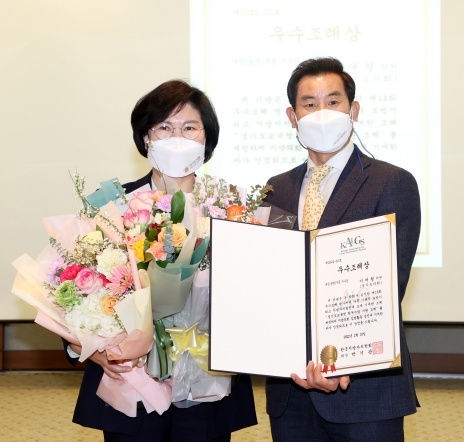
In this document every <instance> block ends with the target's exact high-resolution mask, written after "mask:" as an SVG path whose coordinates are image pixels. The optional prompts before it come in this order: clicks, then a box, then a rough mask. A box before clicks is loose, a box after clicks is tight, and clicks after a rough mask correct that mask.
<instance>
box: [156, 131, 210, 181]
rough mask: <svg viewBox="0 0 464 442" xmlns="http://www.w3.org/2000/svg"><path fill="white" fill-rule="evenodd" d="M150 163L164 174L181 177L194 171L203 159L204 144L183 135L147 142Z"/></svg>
mask: <svg viewBox="0 0 464 442" xmlns="http://www.w3.org/2000/svg"><path fill="white" fill-rule="evenodd" d="M147 146H148V148H147V156H148V161H149V162H150V165H151V166H152V167H154V168H155V169H156V170H158V171H159V172H161V173H162V174H164V175H167V176H170V177H173V178H181V177H185V176H187V175H190V174H191V173H193V172H195V171H196V170H197V169H199V168H200V167H201V165H202V164H203V163H204V161H205V146H204V144H201V143H198V142H197V141H194V140H188V139H186V138H184V137H171V138H169V139H167V140H154V141H148V142H147Z"/></svg>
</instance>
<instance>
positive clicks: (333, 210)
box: [319, 147, 370, 227]
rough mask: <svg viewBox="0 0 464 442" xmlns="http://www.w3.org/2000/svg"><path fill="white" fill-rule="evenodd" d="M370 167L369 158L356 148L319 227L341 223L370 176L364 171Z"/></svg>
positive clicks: (326, 207)
mask: <svg viewBox="0 0 464 442" xmlns="http://www.w3.org/2000/svg"><path fill="white" fill-rule="evenodd" d="M369 165H370V161H369V157H367V156H365V155H363V154H362V153H361V152H359V150H358V149H357V148H356V147H355V150H354V151H353V153H352V155H351V157H350V159H349V160H348V163H347V164H346V166H345V168H344V169H343V172H342V173H341V175H340V178H339V179H338V181H337V184H336V185H335V188H334V190H333V192H332V195H331V196H330V199H329V201H328V202H327V205H326V206H325V209H324V212H323V214H322V216H321V219H320V221H319V227H330V226H334V225H336V224H338V223H339V222H340V219H341V218H342V217H343V215H344V213H345V212H346V210H347V209H348V207H349V206H350V204H351V202H352V201H353V199H354V197H355V196H356V194H357V193H358V191H359V189H360V187H361V186H362V185H363V184H364V182H365V181H366V180H367V177H368V174H367V173H366V172H365V171H364V170H365V169H366V167H368V166H369Z"/></svg>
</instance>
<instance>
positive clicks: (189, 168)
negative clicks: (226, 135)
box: [70, 80, 257, 442]
mask: <svg viewBox="0 0 464 442" xmlns="http://www.w3.org/2000/svg"><path fill="white" fill-rule="evenodd" d="M131 123H132V129H133V138H134V141H135V144H136V146H137V149H138V151H139V152H140V154H141V155H142V156H144V157H146V158H148V161H149V163H150V165H151V167H152V169H151V171H150V172H149V173H148V174H147V175H146V176H145V177H143V178H141V179H139V180H138V181H134V182H131V183H127V184H125V185H124V187H125V189H126V192H127V193H130V192H132V191H134V190H136V189H138V188H140V187H141V186H143V185H144V184H149V185H150V186H151V187H152V189H159V190H165V189H173V188H179V189H181V190H182V191H184V192H185V193H189V192H192V190H193V187H194V183H195V171H196V170H197V169H198V168H199V167H201V165H202V164H203V163H205V162H206V161H208V160H209V159H210V158H211V156H212V154H213V151H214V149H215V147H216V145H217V142H218V137H219V123H218V120H217V116H216V113H215V111H214V108H213V106H212V104H211V102H210V101H209V99H208V98H207V97H206V95H205V94H204V93H203V92H202V91H200V90H198V89H196V88H194V87H191V86H190V85H188V84H187V83H185V82H184V81H180V80H173V81H168V82H166V83H163V84H161V85H160V86H158V87H157V88H156V89H154V90H153V91H152V92H150V93H149V94H147V95H145V96H144V97H142V98H141V99H140V100H139V101H138V103H137V104H136V106H135V108H134V110H133V112H132V117H131ZM70 347H71V349H72V350H73V351H75V352H76V353H79V350H80V349H79V348H77V347H76V346H70ZM130 370H131V369H130V368H129V367H126V366H122V365H117V364H115V363H114V362H110V361H108V360H107V358H106V355H105V353H99V352H96V353H95V354H94V355H92V357H91V358H90V361H88V365H87V367H86V370H85V374H84V378H83V381H82V386H81V390H80V392H79V397H78V400H77V404H76V409H75V412H74V418H73V421H74V422H76V423H78V424H81V425H83V426H87V427H92V428H97V429H101V430H103V432H104V437H105V441H107V442H119V441H134V442H143V441H147V442H148V441H150V442H168V441H169V442H171V441H172V442H190V441H192V442H193V441H198V442H200V441H201V442H206V441H215V442H223V441H230V439H231V432H233V431H236V430H239V429H240V428H244V427H247V426H250V425H255V424H256V423H257V421H256V413H255V409H254V400H253V393H252V388H251V382H250V378H249V377H248V376H243V375H239V376H234V377H233V381H232V391H231V394H230V395H229V396H226V397H225V398H223V399H222V400H220V401H215V402H204V403H197V404H196V405H193V406H191V405H192V403H191V402H187V401H184V402H183V404H180V405H182V406H183V407H186V408H181V407H179V406H176V405H171V406H170V408H169V409H168V410H167V411H165V412H164V413H163V414H162V415H158V414H157V413H156V412H152V413H150V414H147V412H146V411H145V409H144V407H143V406H142V407H140V409H138V412H137V417H135V418H130V417H128V416H126V415H125V414H123V413H120V412H118V411H116V410H114V409H113V408H112V407H110V406H109V405H108V404H105V402H104V401H102V400H101V399H100V398H99V397H98V396H97V395H96V391H97V388H98V385H99V383H100V380H101V378H102V375H103V373H106V374H107V375H108V376H110V377H111V378H113V379H122V378H121V376H120V373H122V372H127V371H130Z"/></svg>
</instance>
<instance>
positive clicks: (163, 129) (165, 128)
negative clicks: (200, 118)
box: [150, 121, 204, 140]
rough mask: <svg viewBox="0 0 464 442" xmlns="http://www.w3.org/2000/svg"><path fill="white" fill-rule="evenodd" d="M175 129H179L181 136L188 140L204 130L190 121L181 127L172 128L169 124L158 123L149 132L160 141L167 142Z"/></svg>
mask: <svg viewBox="0 0 464 442" xmlns="http://www.w3.org/2000/svg"><path fill="white" fill-rule="evenodd" d="M176 129H179V130H180V133H181V134H182V136H183V137H184V138H187V139H188V140H194V139H195V138H197V137H198V135H200V133H201V131H202V130H204V128H202V127H201V126H200V125H199V124H198V123H194V122H190V121H186V122H185V123H184V124H183V125H182V127H174V126H173V125H172V124H171V123H159V124H157V125H156V126H153V127H152V128H151V129H150V130H152V131H153V132H154V133H155V135H156V137H157V138H159V139H160V140H168V139H169V138H171V137H172V136H173V135H174V131H175V130H176Z"/></svg>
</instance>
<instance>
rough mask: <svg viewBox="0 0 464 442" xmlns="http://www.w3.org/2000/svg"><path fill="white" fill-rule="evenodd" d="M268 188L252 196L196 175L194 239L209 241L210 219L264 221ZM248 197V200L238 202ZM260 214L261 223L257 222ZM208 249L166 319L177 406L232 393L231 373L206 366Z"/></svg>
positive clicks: (193, 196) (253, 189) (210, 178)
mask: <svg viewBox="0 0 464 442" xmlns="http://www.w3.org/2000/svg"><path fill="white" fill-rule="evenodd" d="M269 190H270V188H269V187H267V186H265V187H262V186H256V187H254V188H252V193H251V195H248V196H246V192H245V191H244V190H243V189H239V188H237V187H236V186H231V185H228V184H227V183H226V181H225V180H223V179H217V178H214V177H211V176H209V175H205V176H203V177H202V178H200V179H198V180H197V182H196V184H195V186H194V190H193V192H192V194H191V195H189V200H190V203H191V205H192V207H193V212H194V215H195V217H196V221H197V230H198V233H197V235H198V238H197V243H198V242H200V241H201V239H202V238H206V239H207V240H208V241H207V242H205V244H204V245H209V234H210V232H209V226H210V217H215V218H221V219H225V218H229V219H233V220H236V221H241V222H262V223H263V224H266V219H267V216H268V215H269V210H270V209H269V208H262V207H260V208H259V210H256V209H258V206H259V205H260V204H261V202H262V200H263V198H264V196H265V195H266V193H267V192H268V191H269ZM242 201H246V204H242ZM258 218H259V219H260V220H261V221H258ZM208 251H209V249H208V250H207V253H206V254H205V256H204V258H203V260H202V262H201V263H200V265H199V269H198V270H197V271H196V273H195V277H194V279H193V282H192V285H191V289H190V292H189V294H188V298H187V300H186V302H185V305H184V307H183V308H182V310H180V311H179V312H178V313H175V314H174V315H172V316H171V317H169V318H164V320H163V322H164V323H165V325H166V331H167V332H168V333H169V335H170V337H171V340H172V344H173V345H172V347H171V348H170V349H169V356H170V359H171V360H172V361H173V369H172V373H171V376H172V401H173V403H174V404H176V405H178V406H183V407H185V406H189V405H190V404H191V403H196V402H210V401H217V400H220V399H222V398H223V397H224V396H227V395H228V394H229V393H230V389H231V374H227V373H222V372H221V373H219V372H211V371H209V370H208V352H209V254H208Z"/></svg>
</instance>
